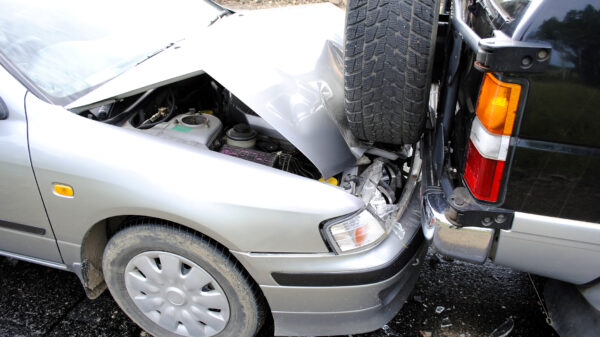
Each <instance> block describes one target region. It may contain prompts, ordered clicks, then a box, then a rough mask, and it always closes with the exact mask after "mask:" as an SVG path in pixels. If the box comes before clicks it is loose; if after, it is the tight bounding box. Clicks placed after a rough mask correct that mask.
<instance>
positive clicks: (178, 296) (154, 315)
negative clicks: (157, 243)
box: [125, 251, 229, 336]
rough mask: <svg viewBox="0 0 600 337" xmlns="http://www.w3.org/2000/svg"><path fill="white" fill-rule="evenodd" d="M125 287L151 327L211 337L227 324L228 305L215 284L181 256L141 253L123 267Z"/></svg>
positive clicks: (200, 269) (206, 274) (185, 334)
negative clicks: (156, 326)
mask: <svg viewBox="0 0 600 337" xmlns="http://www.w3.org/2000/svg"><path fill="white" fill-rule="evenodd" d="M125 287H126V288H127V292H128V293H129V296H131V299H132V300H133V302H134V303H135V304H136V305H137V307H138V308H139V309H140V310H141V311H142V312H143V313H144V314H145V315H146V316H147V317H148V318H150V319H151V320H152V321H153V322H154V323H156V324H158V325H160V326H161V327H162V328H164V329H167V330H169V331H171V332H173V333H176V334H179V335H183V336H213V335H216V334H218V333H219V332H221V331H222V330H223V329H224V328H225V326H226V325H227V322H228V321H229V301H228V300H227V297H226V296H225V293H224V292H223V289H221V287H220V286H219V284H218V283H217V281H216V280H215V279H214V278H213V277H212V276H211V275H210V274H209V273H208V272H206V270H204V269H202V268H201V267H200V266H198V265H197V264H195V263H194V262H192V261H190V260H188V259H186V258H185V257H183V256H179V255H177V254H172V253H167V252H156V251H152V252H144V253H141V254H139V255H136V256H135V257H134V258H133V259H131V261H129V263H128V264H127V266H126V267H125Z"/></svg>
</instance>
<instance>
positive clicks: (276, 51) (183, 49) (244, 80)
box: [67, 4, 364, 177]
mask: <svg viewBox="0 0 600 337" xmlns="http://www.w3.org/2000/svg"><path fill="white" fill-rule="evenodd" d="M343 29H344V14H343V11H342V10H341V9H339V8H337V7H335V6H333V5H330V4H319V5H309V6H299V7H287V8H279V9H269V10H260V11H249V12H242V13H235V14H233V15H230V16H227V17H225V18H223V19H221V20H219V21H217V22H216V23H215V24H213V25H212V26H210V27H208V28H203V29H201V30H199V32H198V34H197V35H196V36H193V37H190V38H188V39H186V40H184V41H182V42H180V43H178V44H177V45H175V46H174V47H171V48H169V49H167V50H165V51H164V52H162V53H160V54H158V55H156V56H154V57H152V58H150V59H148V60H147V61H146V62H143V63H141V64H139V65H138V66H136V67H135V68H132V69H131V70H129V71H127V72H125V73H124V74H122V75H120V76H119V77H117V78H115V79H113V80H111V81H109V82H107V83H106V84H104V85H103V86H101V87H99V88H98V89H96V90H94V91H92V92H90V93H89V94H87V95H85V96H83V97H81V98H80V99H78V100H77V101H75V102H73V103H71V104H70V105H68V106H67V108H68V109H72V110H74V111H80V110H83V109H85V108H89V107H92V106H94V105H98V104H99V103H106V102H110V101H114V100H115V99H119V98H123V97H127V96H130V95H132V94H136V93H140V92H142V91H145V90H147V89H149V88H152V87H156V86H160V85H165V84H168V83H173V82H176V81H179V80H182V79H185V78H189V77H192V76H196V75H199V74H202V73H208V74H209V75H210V76H211V77H213V78H214V79H215V80H216V81H218V82H219V83H220V84H221V85H223V86H224V87H226V88H227V89H228V90H230V91H231V92H232V93H233V94H234V95H236V96H237V97H238V98H239V99H241V100H242V101H243V102H244V103H245V104H246V105H248V106H249V107H250V108H251V109H252V110H254V111H255V112H256V113H257V114H258V115H260V116H261V117H262V118H263V119H264V120H265V121H266V122H267V123H269V124H270V125H271V126H272V127H274V128H275V129H276V130H277V131H278V132H279V133H280V134H281V135H283V136H284V137H286V138H287V139H288V140H289V141H290V142H292V143H293V144H294V145H295V146H296V147H297V148H298V149H299V150H300V151H302V153H304V155H305V156H306V157H307V158H308V159H309V160H311V161H312V162H313V164H315V166H316V167H317V168H318V169H319V171H320V172H321V174H322V175H323V176H324V177H329V176H332V175H334V174H336V173H339V172H341V171H342V170H344V169H346V168H348V167H350V166H352V165H354V164H355V163H356V159H357V157H358V156H359V155H361V154H362V153H363V152H364V149H361V148H360V147H359V142H357V141H356V140H355V139H354V138H353V137H352V135H351V133H350V132H349V131H348V128H347V127H346V123H347V122H346V119H345V116H344V111H343V109H344V90H343V55H342V46H343Z"/></svg>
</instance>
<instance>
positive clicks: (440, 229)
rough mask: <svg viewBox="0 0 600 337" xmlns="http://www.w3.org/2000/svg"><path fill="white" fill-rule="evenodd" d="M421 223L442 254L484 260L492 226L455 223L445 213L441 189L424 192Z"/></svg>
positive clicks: (482, 261) (490, 241)
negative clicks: (464, 225)
mask: <svg viewBox="0 0 600 337" xmlns="http://www.w3.org/2000/svg"><path fill="white" fill-rule="evenodd" d="M422 195H423V197H422V202H423V213H424V214H423V220H422V223H421V226H422V228H423V234H424V235H425V238H426V239H427V240H430V241H431V244H432V245H433V247H434V248H435V250H436V251H438V252H439V253H441V254H444V255H447V256H450V257H454V258H457V259H461V260H465V261H469V262H473V263H484V262H485V260H486V258H487V256H488V253H489V251H490V248H491V247H492V240H493V238H494V232H495V230H494V229H493V228H481V227H457V226H455V225H453V224H452V222H451V221H450V220H448V218H447V217H446V212H447V210H448V209H449V207H448V204H447V202H446V199H445V198H444V195H443V194H441V193H423V194H422Z"/></svg>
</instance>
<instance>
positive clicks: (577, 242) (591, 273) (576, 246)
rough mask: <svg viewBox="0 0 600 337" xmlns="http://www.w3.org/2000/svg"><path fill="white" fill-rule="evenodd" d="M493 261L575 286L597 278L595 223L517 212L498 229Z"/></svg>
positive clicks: (599, 253)
mask: <svg viewBox="0 0 600 337" xmlns="http://www.w3.org/2000/svg"><path fill="white" fill-rule="evenodd" d="M494 262H496V263H498V264H501V265H505V266H509V267H512V268H515V269H519V270H523V271H527V272H531V273H534V274H538V275H542V276H546V277H550V278H554V279H557V280H561V281H565V282H570V283H574V284H583V283H587V282H591V281H593V280H595V279H597V278H598V276H599V275H600V227H599V226H598V224H594V223H588V222H582V221H575V220H569V219H561V218H555V217H546V216H541V215H535V214H527V213H521V212H516V213H515V218H514V220H513V225H512V228H511V230H501V231H500V236H499V238H498V243H497V249H496V254H495V257H494Z"/></svg>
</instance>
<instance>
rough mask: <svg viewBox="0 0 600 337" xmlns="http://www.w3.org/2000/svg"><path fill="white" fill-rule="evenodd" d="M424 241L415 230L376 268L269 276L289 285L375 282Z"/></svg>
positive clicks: (398, 266) (386, 276) (390, 273)
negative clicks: (396, 254)
mask: <svg viewBox="0 0 600 337" xmlns="http://www.w3.org/2000/svg"><path fill="white" fill-rule="evenodd" d="M424 241H425V237H424V236H423V232H422V231H421V230H418V231H416V232H415V234H414V235H413V237H412V239H411V241H410V243H409V244H408V246H407V247H406V248H405V249H403V250H402V251H401V252H400V254H398V256H396V257H395V258H394V259H393V260H392V261H390V262H389V263H387V264H385V265H383V266H381V267H378V268H371V269H365V270H359V271H353V272H335V273H282V272H273V273H271V276H272V277H273V279H274V280H275V281H276V282H277V283H278V284H279V285H281V286H290V287H342V286H357V285H364V284H372V283H377V282H381V281H385V280H387V279H389V278H390V277H392V276H394V275H396V274H397V273H398V272H399V271H400V270H402V269H403V268H404V266H406V265H407V264H408V263H409V262H410V260H411V259H412V258H413V257H414V256H415V254H416V253H417V251H418V250H419V248H420V247H421V246H422V244H423V242H424Z"/></svg>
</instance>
